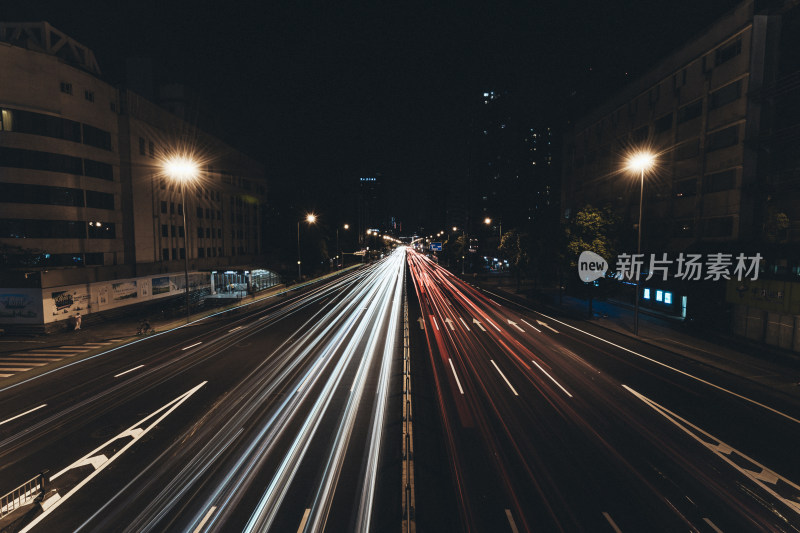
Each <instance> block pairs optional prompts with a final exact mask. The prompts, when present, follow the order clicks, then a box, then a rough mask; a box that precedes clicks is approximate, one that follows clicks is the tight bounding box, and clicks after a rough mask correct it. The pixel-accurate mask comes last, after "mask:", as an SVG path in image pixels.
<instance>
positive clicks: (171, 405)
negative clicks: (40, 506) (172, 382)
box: [20, 381, 208, 533]
mask: <svg viewBox="0 0 800 533" xmlns="http://www.w3.org/2000/svg"><path fill="white" fill-rule="evenodd" d="M206 383H208V381H203V382H202V383H200V384H199V385H197V386H195V387H194V388H192V389H189V390H188V391H186V392H184V393H183V394H181V395H180V396H178V397H177V398H175V399H174V400H172V401H170V402H168V403H167V404H165V405H164V406H163V407H160V408H158V409H157V410H155V411H153V412H152V413H150V414H149V415H147V416H146V417H144V418H143V419H141V420H139V421H138V422H136V423H135V424H134V425H132V426H131V427H129V428H128V429H127V430H125V431H123V432H122V433H120V434H119V435H117V436H116V437H112V438H111V439H109V440H108V441H106V442H105V443H103V444H101V445H100V446H98V447H97V448H95V449H94V450H92V451H91V452H89V453H88V454H86V455H85V456H83V457H82V458H80V459H78V460H77V461H76V462H74V463H73V464H71V465H70V466H68V467H66V468H65V469H63V470H62V471H60V472H58V473H57V474H55V475H53V476H51V477H50V480H51V481H53V480H55V479H56V478H58V477H59V476H61V475H62V474H63V473H64V472H67V471H69V470H72V469H73V468H76V467H77V466H80V465H82V464H89V463H86V461H87V460H89V459H90V458H94V457H95V454H96V453H97V452H98V451H100V450H102V449H105V448H106V447H107V446H108V445H110V444H111V443H112V442H114V441H115V440H118V439H122V438H130V439H131V440H130V442H128V443H127V444H126V445H125V446H123V447H121V448H120V449H119V450H117V451H116V453H114V455H112V456H111V457H110V458H109V459H107V460H106V461H105V462H103V463H102V464H100V465H98V466H96V468H95V471H94V472H92V473H91V474H89V475H88V476H86V477H85V478H84V479H83V480H82V481H81V482H80V483H78V484H77V485H75V486H74V487H73V488H72V490H70V491H69V492H67V493H66V494H65V495H64V496H62V497H61V498H60V499H59V500H58V501H57V502H56V503H54V504H53V505H52V506H50V507H49V508H48V509H47V510H46V511H44V512H43V513H42V514H40V515H39V516H37V517H36V519H35V520H33V521H32V522H30V523H29V524H28V525H27V526H25V528H24V529H22V530H21V531H20V533H27V532H28V531H30V530H31V529H33V528H34V527H35V526H36V525H37V524H38V523H39V522H41V521H42V520H44V519H45V517H47V515H49V514H50V513H51V512H53V511H55V510H56V509H57V508H58V507H59V506H60V505H61V504H62V503H64V502H65V501H67V500H68V499H69V498H70V497H71V496H72V495H74V494H75V493H76V492H78V491H79V490H80V489H82V488H83V486H84V485H86V484H87V483H89V481H91V480H92V479H94V478H95V476H97V475H98V474H100V472H102V471H103V470H104V469H105V468H107V467H108V466H109V465H111V464H112V463H113V462H114V461H115V460H116V459H117V458H118V457H119V456H120V455H122V454H123V453H125V452H126V451H128V449H129V448H130V447H131V446H133V445H134V444H136V443H137V442H138V441H139V439H141V438H142V437H143V436H144V435H146V434H147V433H148V432H149V431H150V430H151V429H153V428H154V427H156V426H157V425H158V424H160V423H161V422H162V421H163V420H164V419H165V418H167V417H168V416H169V415H170V414H172V412H173V411H175V409H177V408H178V407H180V406H181V404H183V403H184V402H185V401H186V400H188V399H189V398H190V397H191V396H192V395H193V394H194V393H195V392H197V391H198V390H200V388H201V387H203V385H205V384H206ZM159 414H161V416H158V417H157V418H156V419H155V420H153V421H152V423H151V424H150V425H149V426H147V427H146V428H142V427H141V426H143V425H144V424H145V422H147V421H148V420H150V419H151V418H153V417H156V416H157V415H159Z"/></svg>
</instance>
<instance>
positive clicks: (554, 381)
mask: <svg viewBox="0 0 800 533" xmlns="http://www.w3.org/2000/svg"><path fill="white" fill-rule="evenodd" d="M531 363H533V364H534V365H536V366H537V367H539V370H541V371H542V372H544V375H545V376H547V377H548V378H550V380H551V381H552V382H553V383H555V384H556V385H558V388H560V389H561V390H563V391H564V394H566V395H567V396H569V397H570V398H572V394H570V393H569V392H567V389H565V388H564V387H562V386H561V383H559V382H558V381H556V380H555V379H553V376H551V375H550V374H548V373H547V370H545V369H544V368H542V367H541V366H539V363H537V362H536V361H533V360H532V361H531Z"/></svg>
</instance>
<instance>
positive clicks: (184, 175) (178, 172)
mask: <svg viewBox="0 0 800 533" xmlns="http://www.w3.org/2000/svg"><path fill="white" fill-rule="evenodd" d="M162 165H163V169H164V173H165V174H166V175H167V176H169V177H170V178H171V179H173V180H175V181H177V182H179V183H180V184H181V202H182V203H183V235H184V236H183V248H184V254H183V282H184V285H185V287H184V289H185V292H186V322H187V323H188V322H189V226H187V224H186V211H187V207H186V184H187V182H189V181H193V180H194V179H195V178H197V175H198V173H199V168H198V166H197V162H196V161H195V160H193V159H192V158H190V157H188V156H186V155H174V156H171V157H169V158H167V159H165V160H164V162H163V163H162Z"/></svg>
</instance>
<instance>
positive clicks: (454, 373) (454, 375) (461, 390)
mask: <svg viewBox="0 0 800 533" xmlns="http://www.w3.org/2000/svg"><path fill="white" fill-rule="evenodd" d="M448 361H450V368H452V369H453V377H455V378H456V385H458V390H459V392H461V394H464V389H462V388H461V381H459V379H458V374H456V367H454V366H453V360H452V359H448Z"/></svg>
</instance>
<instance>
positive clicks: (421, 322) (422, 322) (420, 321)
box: [417, 317, 425, 331]
mask: <svg viewBox="0 0 800 533" xmlns="http://www.w3.org/2000/svg"><path fill="white" fill-rule="evenodd" d="M417 322H419V329H421V330H423V331H424V330H425V321H424V320H423V319H422V317H419V318H418V319H417Z"/></svg>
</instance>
